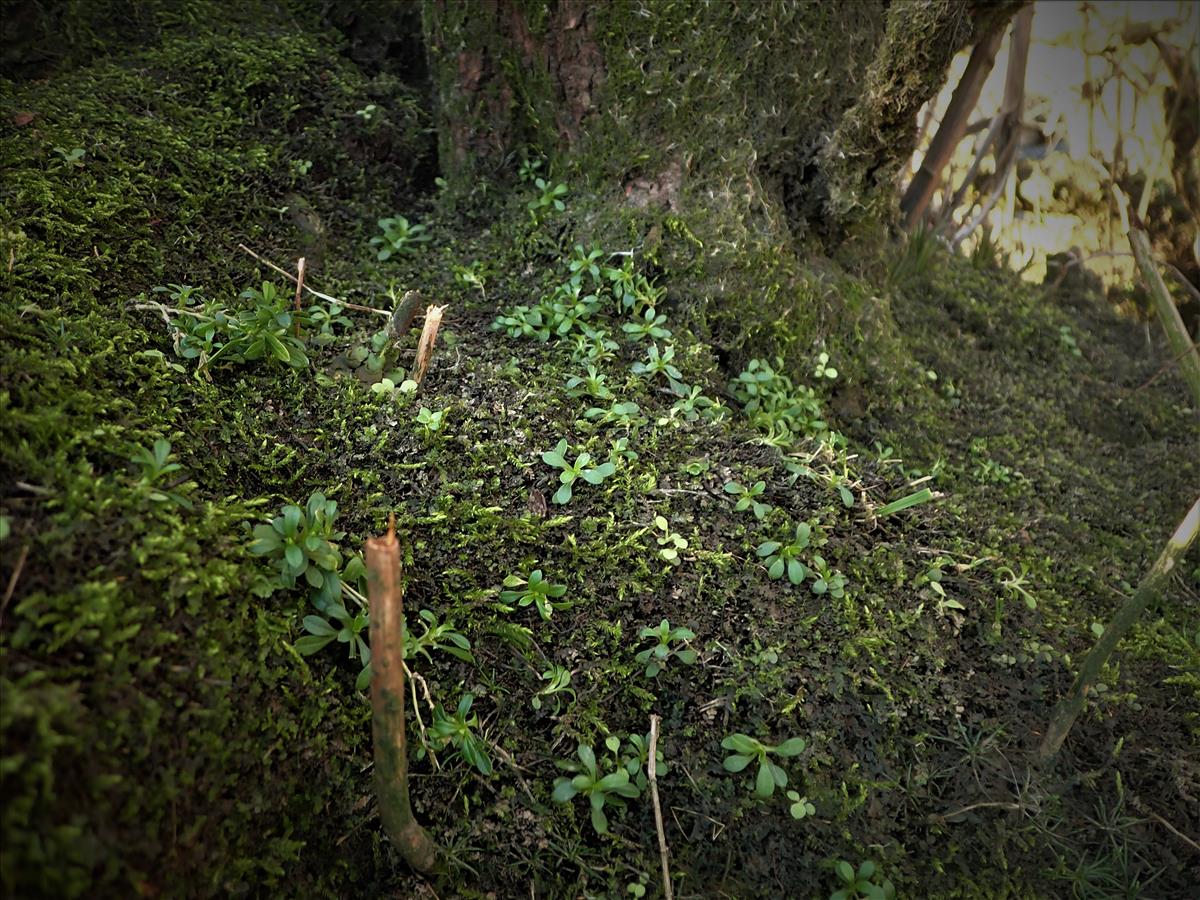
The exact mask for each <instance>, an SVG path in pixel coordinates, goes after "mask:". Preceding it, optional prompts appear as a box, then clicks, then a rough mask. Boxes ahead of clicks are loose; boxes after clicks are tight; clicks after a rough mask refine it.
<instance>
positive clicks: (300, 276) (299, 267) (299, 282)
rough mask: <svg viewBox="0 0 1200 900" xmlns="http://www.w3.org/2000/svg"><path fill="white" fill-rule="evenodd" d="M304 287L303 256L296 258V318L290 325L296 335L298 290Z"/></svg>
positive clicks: (298, 327) (298, 334)
mask: <svg viewBox="0 0 1200 900" xmlns="http://www.w3.org/2000/svg"><path fill="white" fill-rule="evenodd" d="M303 289H304V257H303V256H302V257H300V258H299V259H298V260H296V318H295V320H293V322H292V325H293V326H294V328H295V334H296V337H300V292H301V291H302V290H303Z"/></svg>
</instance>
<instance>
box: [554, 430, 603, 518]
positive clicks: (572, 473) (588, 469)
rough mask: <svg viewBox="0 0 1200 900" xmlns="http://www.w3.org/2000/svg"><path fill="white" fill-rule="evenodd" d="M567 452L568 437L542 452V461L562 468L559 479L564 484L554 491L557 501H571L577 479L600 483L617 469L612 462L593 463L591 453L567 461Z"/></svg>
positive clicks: (589, 482) (555, 500) (560, 502)
mask: <svg viewBox="0 0 1200 900" xmlns="http://www.w3.org/2000/svg"><path fill="white" fill-rule="evenodd" d="M566 453H567V441H566V438H563V439H562V440H561V441H559V442H558V445H557V446H556V447H555V448H554V449H553V450H547V451H546V452H545V453H543V454H542V462H544V463H546V465H548V466H554V467H555V468H558V469H562V472H561V473H560V474H559V476H558V480H559V481H560V482H562V484H561V486H560V487H559V489H558V490H557V491H555V492H554V502H555V503H559V504H563V503H567V502H568V501H570V499H571V493H572V485H573V484H574V483H575V481H576V479H579V478H582V479H583V480H584V481H586V482H587V483H588V484H600V483H601V482H602V481H604V479H605V478H608V477H609V476H610V475H612V474H614V473H615V472H616V471H617V467H616V466H615V465H613V464H612V463H611V462H606V463H601V464H600V465H598V466H596V465H592V455H591V454H590V453H580V454H579V456H578V457H576V459H575V462H573V463H571V462H568V461H567V457H566Z"/></svg>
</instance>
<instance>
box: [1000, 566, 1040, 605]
mask: <svg viewBox="0 0 1200 900" xmlns="http://www.w3.org/2000/svg"><path fill="white" fill-rule="evenodd" d="M1027 573H1028V570H1027V569H1026V568H1025V565H1024V564H1023V563H1022V565H1021V574H1020V575H1018V574H1017V573H1016V572H1015V571H1013V568H1012V567H1011V566H1001V567H1000V568H999V569H997V570H996V575H997V576H998V577H999V579H1000V587H1002V588H1003V589H1004V593H1006V594H1007V595H1008V597H1009V599H1010V600H1016V599H1017V598H1018V597H1020V598H1021V599H1022V600H1023V601H1025V605H1026V606H1027V607H1029V608H1030V609H1037V598H1036V597H1034V596H1033V594H1031V593H1029V591H1027V590H1026V589H1025V585H1027V584H1029V579H1028V578H1027V577H1026V575H1027Z"/></svg>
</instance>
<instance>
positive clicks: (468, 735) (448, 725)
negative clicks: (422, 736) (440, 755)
mask: <svg viewBox="0 0 1200 900" xmlns="http://www.w3.org/2000/svg"><path fill="white" fill-rule="evenodd" d="M474 702H475V697H474V695H473V694H469V693H468V694H463V696H462V699H461V700H459V701H458V708H457V709H455V711H454V715H448V714H447V713H446V711H445V710H444V709H442V707H441V706H438V707H435V708H434V711H433V724H432V725H430V726H429V732H430V734H431V735H432V737H433V738H434V741H435V742H436V743H438V744H439V745H440V747H446V746H447V745H451V746H453V747H454V749H455V750H457V751H458V754H459V756H461V757H462V758H463V759H464V760H466V761H467V763H468V765H472V766H474V767H475V768H476V769H477V770H478V771H479V774H480V775H483V776H485V777H487V776H489V775H491V774H492V760H491V758H490V757H489V756H488V753H487V745H486V743H485V742H484V740H483V739H482V738H481V737H479V736H478V735H477V734H475V731H474V729H476V728H478V727H479V716H478V715H471V704H472V703H474ZM439 749H440V748H439Z"/></svg>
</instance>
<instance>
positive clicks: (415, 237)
mask: <svg viewBox="0 0 1200 900" xmlns="http://www.w3.org/2000/svg"><path fill="white" fill-rule="evenodd" d="M378 225H379V228H380V230H381V231H382V232H383V234H382V235H376V236H375V237H373V238H371V241H370V243H371V246H372V247H378V248H379V252H378V253H376V254H375V255H376V256H377V257H378V258H379V261H380V262H383V261H384V260H387V259H390V258H391V257H392V256H393V255H400V254H404V253H410V252H412V251H413V250H415V249H416V247H417V245H418V244H424V243H426V242H427V241H429V240H431V237H430V235H428V234H426V233H425V226H424V225H416V224H410V223H409V221H408V219H406V218H405V217H404V216H392V217H390V218H387V219H380V220H379V222H378Z"/></svg>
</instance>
